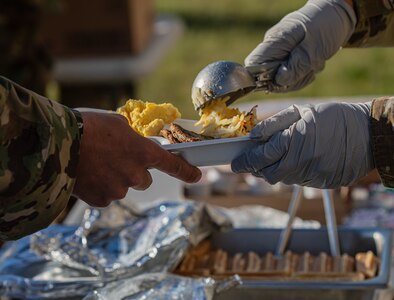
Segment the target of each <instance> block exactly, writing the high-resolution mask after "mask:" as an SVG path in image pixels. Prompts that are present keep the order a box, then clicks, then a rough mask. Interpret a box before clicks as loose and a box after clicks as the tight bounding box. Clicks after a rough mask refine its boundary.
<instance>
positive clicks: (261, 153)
mask: <svg viewBox="0 0 394 300" xmlns="http://www.w3.org/2000/svg"><path fill="white" fill-rule="evenodd" d="M290 140H291V133H290V130H284V131H282V132H278V133H276V134H275V135H274V136H273V137H272V138H271V139H270V140H269V141H268V142H267V143H265V144H259V145H258V146H256V147H253V148H251V149H250V150H248V151H246V152H244V153H242V154H241V155H240V156H238V157H237V158H235V159H234V160H233V161H232V163H231V168H232V170H233V172H235V173H242V172H250V173H252V174H259V172H260V171H261V170H262V169H264V168H266V167H268V166H271V165H273V164H275V163H276V162H278V161H279V160H280V159H281V158H282V157H283V156H284V155H285V154H286V152H287V150H288V149H289V145H290Z"/></svg>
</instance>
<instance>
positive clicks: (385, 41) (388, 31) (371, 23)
mask: <svg viewBox="0 0 394 300" xmlns="http://www.w3.org/2000/svg"><path fill="white" fill-rule="evenodd" d="M353 5H354V8H355V11H356V15H357V24H356V28H355V31H354V33H353V35H352V36H351V38H350V40H349V41H348V43H347V45H346V47H378V46H383V47H388V46H394V0H353Z"/></svg>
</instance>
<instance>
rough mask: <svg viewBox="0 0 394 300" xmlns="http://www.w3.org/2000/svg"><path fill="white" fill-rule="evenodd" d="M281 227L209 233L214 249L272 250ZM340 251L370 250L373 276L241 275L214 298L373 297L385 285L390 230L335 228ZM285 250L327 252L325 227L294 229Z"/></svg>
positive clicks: (389, 249)
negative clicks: (252, 277) (359, 278)
mask: <svg viewBox="0 0 394 300" xmlns="http://www.w3.org/2000/svg"><path fill="white" fill-rule="evenodd" d="M280 233H281V229H231V230H229V231H217V232H214V234H213V236H212V246H213V248H214V249H218V248H221V249H223V250H225V251H227V252H228V253H229V254H235V253H237V252H241V253H247V252H248V251H254V252H256V253H261V254H264V253H267V252H269V251H270V252H275V250H276V246H277V244H278V241H279V236H280ZM338 237H339V242H340V248H341V249H340V250H341V253H347V254H349V255H355V254H356V253H357V252H366V251H369V250H370V251H372V252H374V253H375V254H376V255H377V256H378V257H379V258H380V267H379V270H378V274H377V276H376V277H374V278H371V279H366V280H363V281H354V282H351V281H319V280H316V281H311V280H308V281H286V280H285V279H284V280H283V281H270V280H248V279H243V280H242V282H243V284H242V285H241V286H239V287H237V288H234V289H232V290H229V291H226V292H223V293H220V294H218V295H217V297H216V298H215V299H226V300H231V299H297V300H298V299H377V297H376V293H375V291H377V290H379V289H385V288H387V287H388V283H389V277H390V266H391V248H392V231H391V230H390V229H383V228H367V229H360V228H344V227H342V228H339V229H338ZM288 250H291V251H293V252H295V253H300V254H301V253H303V252H305V251H309V252H310V253H311V254H313V255H317V254H319V253H320V252H322V251H324V252H327V253H330V247H329V241H328V234H327V230H326V228H321V229H294V230H293V231H292V235H291V237H290V239H289V243H288Z"/></svg>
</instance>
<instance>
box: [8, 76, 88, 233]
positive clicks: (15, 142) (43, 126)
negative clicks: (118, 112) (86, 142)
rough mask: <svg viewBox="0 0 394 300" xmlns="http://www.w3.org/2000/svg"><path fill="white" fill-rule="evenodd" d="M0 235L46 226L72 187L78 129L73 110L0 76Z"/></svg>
mask: <svg viewBox="0 0 394 300" xmlns="http://www.w3.org/2000/svg"><path fill="white" fill-rule="evenodd" d="M0 112H1V113H0V118H1V119H0V120H1V126H0V138H1V146H0V153H1V154H0V155H1V165H0V239H2V240H10V239H18V238H20V237H22V236H25V235H27V234H30V233H32V232H35V231H37V230H39V229H42V228H44V227H46V226H48V225H49V224H50V223H51V222H52V221H53V220H54V219H55V218H56V216H57V215H58V214H59V213H60V212H61V211H62V210H63V208H64V207H65V206H66V204H67V202H68V199H69V197H70V195H71V192H72V190H73V187H74V183H75V177H76V168H77V163H78V158H79V148H80V147H79V146H80V138H81V136H80V132H79V129H78V126H77V120H76V117H75V115H74V113H73V112H72V111H71V110H70V109H69V108H67V107H65V106H62V105H60V104H58V103H56V102H52V101H50V100H48V99H47V98H44V97H42V96H40V95H38V94H36V93H34V92H32V91H29V90H27V89H25V88H23V87H21V86H19V85H17V84H15V83H13V82H11V81H10V80H8V79H6V78H4V77H0Z"/></svg>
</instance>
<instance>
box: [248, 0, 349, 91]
mask: <svg viewBox="0 0 394 300" xmlns="http://www.w3.org/2000/svg"><path fill="white" fill-rule="evenodd" d="M355 24H356V15H355V13H354V10H353V8H352V7H351V6H350V5H349V4H347V3H346V2H345V0H309V1H308V2H307V3H306V4H305V6H303V7H302V8H300V9H299V10H297V11H295V12H292V13H290V14H288V15H287V16H285V17H284V18H283V19H282V20H281V21H280V22H279V23H278V24H276V25H275V26H274V27H272V28H271V29H269V30H268V31H267V32H266V34H265V37H264V41H263V42H262V43H260V44H259V45H258V46H257V47H256V48H255V49H254V50H253V51H252V52H251V53H250V54H249V56H248V57H247V58H246V59H245V66H246V67H248V69H249V71H251V72H252V73H254V74H255V75H257V76H259V74H262V73H265V72H266V71H267V69H268V73H271V76H270V77H273V78H272V79H273V86H272V87H271V89H272V91H273V92H288V91H294V90H299V89H301V88H303V87H304V86H306V85H307V84H309V83H311V82H312V81H313V80H314V78H315V74H316V73H318V72H319V71H321V70H322V69H323V68H324V65H325V61H326V60H328V59H329V58H330V57H331V56H333V55H334V54H335V53H336V52H337V51H338V50H339V49H340V47H342V46H343V45H345V44H346V42H347V41H348V40H349V38H350V36H351V35H352V33H353V31H354V27H355ZM261 80H264V79H261Z"/></svg>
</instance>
